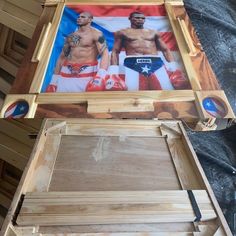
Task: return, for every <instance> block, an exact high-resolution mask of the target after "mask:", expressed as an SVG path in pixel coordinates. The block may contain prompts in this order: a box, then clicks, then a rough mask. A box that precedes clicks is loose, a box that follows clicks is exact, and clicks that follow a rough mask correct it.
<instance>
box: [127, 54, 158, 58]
mask: <svg viewBox="0 0 236 236" xmlns="http://www.w3.org/2000/svg"><path fill="white" fill-rule="evenodd" d="M140 57H147V58H150V57H155V58H160V56H157V55H152V54H148V55H128V56H126V57H125V58H140Z"/></svg>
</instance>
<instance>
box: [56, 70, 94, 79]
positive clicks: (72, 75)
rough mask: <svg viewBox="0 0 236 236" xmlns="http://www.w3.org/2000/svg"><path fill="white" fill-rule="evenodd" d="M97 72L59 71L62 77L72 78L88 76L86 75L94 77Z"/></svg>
mask: <svg viewBox="0 0 236 236" xmlns="http://www.w3.org/2000/svg"><path fill="white" fill-rule="evenodd" d="M96 74H97V72H96V71H95V72H90V73H83V74H67V73H63V72H61V73H60V75H61V76H62V77H63V78H67V79H70V78H74V79H81V78H88V77H94V76H95V75H96Z"/></svg>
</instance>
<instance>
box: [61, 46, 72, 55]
mask: <svg viewBox="0 0 236 236" xmlns="http://www.w3.org/2000/svg"><path fill="white" fill-rule="evenodd" d="M70 51H71V47H70V45H69V44H65V46H64V47H63V52H64V55H65V57H69V55H70Z"/></svg>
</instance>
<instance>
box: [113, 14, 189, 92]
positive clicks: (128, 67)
mask: <svg viewBox="0 0 236 236" xmlns="http://www.w3.org/2000/svg"><path fill="white" fill-rule="evenodd" d="M129 20H130V23H131V28H126V29H122V30H120V31H117V32H116V33H115V43H114V47H113V50H112V54H111V66H110V68H109V71H110V73H111V74H113V75H112V76H113V77H116V78H117V77H119V66H118V65H119V54H120V52H121V50H122V48H124V49H125V52H126V55H127V57H126V58H125V60H124V66H125V83H126V86H127V87H128V90H172V89H186V88H188V87H189V83H188V81H187V79H186V78H185V77H184V75H183V73H182V72H181V71H180V70H179V69H178V67H177V63H176V62H174V58H173V55H172V53H171V52H170V50H169V48H168V47H167V45H166V44H165V43H164V42H163V41H162V39H161V37H160V33H159V32H158V31H155V30H152V29H144V28H143V25H144V22H145V16H144V14H143V13H141V12H132V13H131V14H130V16H129ZM158 51H161V52H162V53H163V55H164V57H165V59H166V61H167V62H168V63H167V64H166V65H165V64H164V62H163V61H162V59H161V58H160V57H158V56H157V54H158Z"/></svg>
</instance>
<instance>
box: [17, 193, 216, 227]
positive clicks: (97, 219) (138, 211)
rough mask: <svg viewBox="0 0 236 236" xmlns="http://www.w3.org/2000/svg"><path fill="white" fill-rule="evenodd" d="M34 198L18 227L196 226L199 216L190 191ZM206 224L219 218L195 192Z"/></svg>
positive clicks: (25, 205) (27, 200) (25, 206)
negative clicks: (141, 224) (172, 224)
mask: <svg viewBox="0 0 236 236" xmlns="http://www.w3.org/2000/svg"><path fill="white" fill-rule="evenodd" d="M53 194H54V193H53V192H51V193H49V194H48V195H49V198H47V193H44V194H43V195H44V196H43V198H41V197H40V196H42V194H41V195H38V196H37V193H35V195H34V194H33V195H34V198H32V199H31V198H30V196H32V194H31V195H27V194H26V198H25V200H24V202H23V206H22V208H21V211H20V214H19V216H18V218H17V223H18V224H19V225H20V226H27V225H28V226H30V225H73V224H76V225H83V224H104V223H106V224H114V223H118V224H119V223H158V222H193V221H194V219H195V217H196V216H195V214H194V212H193V208H192V205H191V203H190V200H189V197H188V194H187V192H186V191H173V192H172V191H169V192H167V191H163V192H162V191H152V192H150V191H144V192H137V191H134V192H126V191H123V192H120V191H116V192H110V193H109V192H107V191H105V192H94V193H93V192H82V193H71V192H61V193H55V195H54V196H53ZM194 194H195V198H196V201H197V203H198V206H199V208H200V211H201V214H202V220H203V221H204V220H211V219H215V218H216V214H215V211H214V209H213V207H212V205H211V201H210V199H209V197H208V195H207V193H206V192H205V191H204V190H203V191H194Z"/></svg>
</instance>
